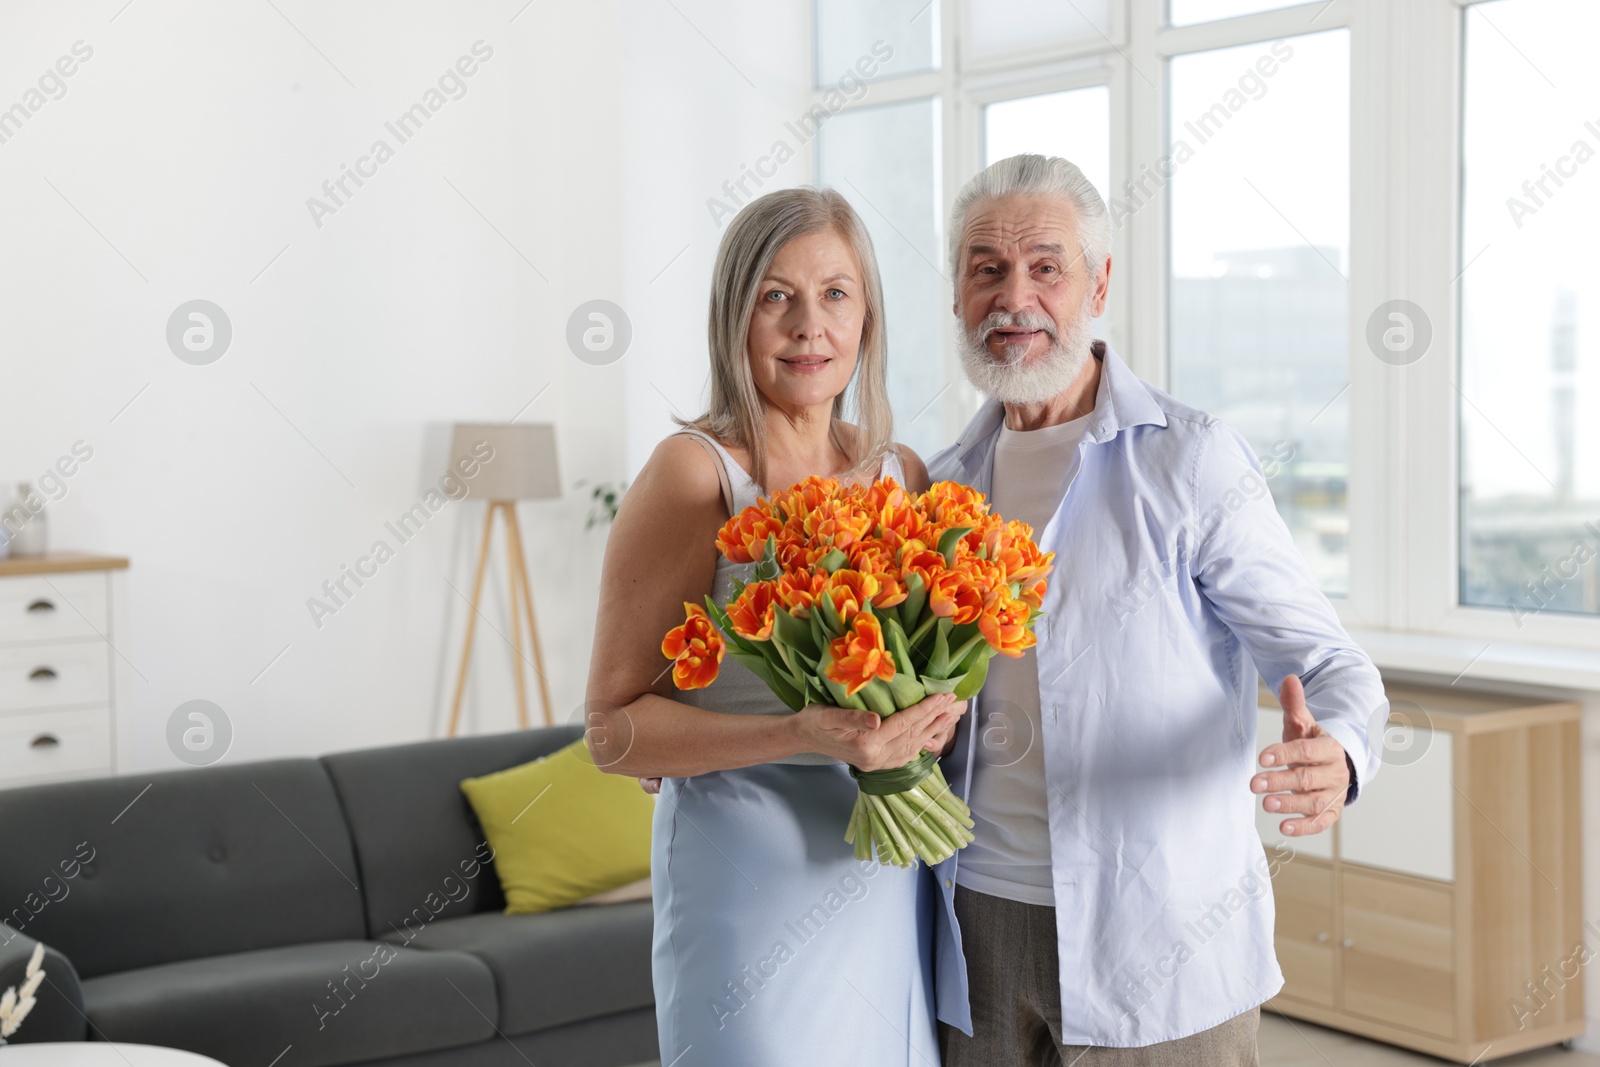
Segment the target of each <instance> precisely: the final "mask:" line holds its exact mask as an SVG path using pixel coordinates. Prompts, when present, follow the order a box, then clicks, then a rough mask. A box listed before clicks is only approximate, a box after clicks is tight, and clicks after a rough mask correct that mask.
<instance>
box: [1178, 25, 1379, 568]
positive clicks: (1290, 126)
mask: <svg viewBox="0 0 1600 1067" xmlns="http://www.w3.org/2000/svg"><path fill="white" fill-rule="evenodd" d="M1168 82H1169V86H1170V101H1171V102H1170V110H1169V114H1170V116H1171V117H1170V120H1169V123H1168V129H1169V134H1168V136H1169V141H1168V144H1167V158H1168V159H1170V160H1171V164H1170V165H1171V167H1172V168H1173V176H1172V181H1171V185H1170V187H1169V189H1170V196H1171V200H1170V203H1171V223H1170V226H1171V254H1170V271H1171V277H1170V280H1169V286H1168V297H1169V301H1170V305H1169V306H1170V310H1169V313H1168V322H1169V324H1170V338H1169V342H1168V345H1169V352H1170V356H1169V358H1170V362H1171V375H1172V391H1173V393H1174V394H1175V395H1176V396H1177V397H1178V398H1179V399H1181V400H1183V401H1185V402H1186V403H1190V404H1193V405H1195V406H1196V407H1199V408H1202V409H1204V410H1206V411H1209V412H1211V413H1212V414H1214V415H1217V416H1218V417H1220V418H1222V419H1223V420H1224V421H1226V422H1228V423H1231V424H1232V425H1233V426H1234V427H1235V428H1237V429H1238V430H1239V431H1240V432H1241V433H1243V434H1244V436H1245V437H1246V439H1248V440H1249V442H1250V444H1251V446H1252V447H1254V448H1255V450H1256V453H1257V455H1259V456H1260V457H1261V459H1262V461H1263V463H1264V464H1265V465H1266V467H1267V470H1268V472H1269V474H1271V477H1270V479H1269V482H1268V484H1269V485H1270V486H1271V488H1272V495H1273V498H1274V500H1275V501H1276V502H1277V504H1278V510H1279V511H1280V512H1281V513H1282V514H1283V517H1284V519H1285V521H1286V522H1287V523H1288V524H1289V529H1290V532H1291V533H1292V534H1293V535H1294V540H1295V543H1296V544H1297V545H1299V546H1300V550H1301V551H1302V552H1303V553H1305V556H1306V558H1307V559H1308V560H1310V562H1311V567H1312V570H1313V571H1314V572H1315V573H1316V575H1317V578H1318V580H1319V581H1320V582H1321V584H1322V588H1323V590H1324V591H1325V592H1327V593H1329V594H1330V595H1335V596H1343V595H1345V594H1347V593H1348V592H1349V569H1350V560H1349V552H1348V534H1349V526H1350V518H1349V512H1348V504H1347V499H1348V492H1347V486H1348V481H1349V436H1350V409H1349V402H1348V388H1347V387H1348V384H1349V381H1350V355H1349V352H1350V345H1349V331H1348V329H1347V328H1346V319H1347V318H1348V313H1349V306H1350V293H1349V283H1348V281H1347V278H1348V275H1349V270H1350V265H1349V229H1350V223H1349V219H1350V132H1349V131H1350V39H1349V33H1348V32H1347V31H1345V30H1334V31H1331V32H1328V33H1320V34H1314V35H1310V36H1302V37H1294V38H1290V39H1285V40H1275V41H1271V42H1267V43H1263V44H1250V45H1244V46H1240V47H1235V48H1223V49H1217V50H1214V51H1207V52H1199V53H1194V54H1190V55H1184V56H1179V57H1177V58H1175V59H1173V60H1172V62H1171V68H1170V71H1169V79H1168Z"/></svg>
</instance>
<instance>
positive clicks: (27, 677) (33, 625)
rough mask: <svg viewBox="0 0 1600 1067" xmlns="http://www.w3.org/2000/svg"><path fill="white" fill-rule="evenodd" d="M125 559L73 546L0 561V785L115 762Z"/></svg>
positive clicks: (102, 769) (121, 702) (84, 772)
mask: <svg viewBox="0 0 1600 1067" xmlns="http://www.w3.org/2000/svg"><path fill="white" fill-rule="evenodd" d="M127 566H128V561H127V560H125V559H116V558H112V557H107V556H89V555H83V554H79V553H60V554H54V555H48V556H38V557H28V556H17V557H13V558H10V559H4V560H0V788H4V787H8V786H13V785H32V784H34V783H37V782H48V781H56V780H61V779H67V778H84V777H93V776H97V775H106V774H111V773H113V772H114V771H115V770H116V722H117V713H118V711H119V709H122V708H125V707H126V705H127V693H128V689H129V686H128V676H129V673H130V670H131V669H130V668H129V666H128V664H127V661H126V660H123V659H121V658H120V656H119V655H118V653H117V651H116V650H117V647H118V646H119V645H123V647H126V646H125V644H124V642H126V640H127V638H126V637H125V636H124V630H125V627H126V623H125V615H124V601H125V599H126V598H125V596H124V593H123V577H124V575H125V572H126V568H127Z"/></svg>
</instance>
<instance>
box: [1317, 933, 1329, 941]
mask: <svg viewBox="0 0 1600 1067" xmlns="http://www.w3.org/2000/svg"><path fill="white" fill-rule="evenodd" d="M1317 940H1318V941H1326V940H1328V935H1327V934H1318V935H1317Z"/></svg>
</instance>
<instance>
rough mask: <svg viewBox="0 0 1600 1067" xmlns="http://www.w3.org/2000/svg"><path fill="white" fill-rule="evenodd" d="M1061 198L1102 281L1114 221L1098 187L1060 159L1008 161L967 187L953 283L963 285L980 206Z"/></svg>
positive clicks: (958, 216)
mask: <svg viewBox="0 0 1600 1067" xmlns="http://www.w3.org/2000/svg"><path fill="white" fill-rule="evenodd" d="M1026 195H1041V196H1059V197H1065V198H1066V199H1067V200H1068V201H1070V202H1071V204H1072V208H1073V215H1074V216H1075V217H1076V218H1077V223H1078V246H1079V249H1080V250H1081V252H1082V255H1083V260H1084V262H1085V263H1087V264H1088V265H1089V272H1090V277H1094V276H1097V275H1098V274H1099V273H1100V270H1101V268H1102V267H1103V266H1104V265H1105V261H1106V256H1107V255H1109V254H1110V252H1111V217H1110V216H1109V215H1108V214H1107V213H1106V202H1105V201H1104V200H1103V199H1101V197H1100V191H1099V190H1098V189H1096V188H1095V187H1094V183H1093V182H1091V181H1089V179H1088V178H1085V177H1084V176H1083V171H1081V170H1079V169H1078V168H1077V166H1076V165H1074V164H1073V163H1071V162H1069V161H1067V160H1065V159H1062V158H1061V157H1060V156H1040V155H1031V154H1028V155H1020V156H1007V157H1006V158H1005V159H1002V160H999V161H998V162H995V163H991V164H989V165H988V166H987V167H985V168H984V169H983V170H981V171H979V172H978V173H977V174H976V175H975V176H974V177H973V179H972V180H971V181H969V182H967V184H966V185H964V186H962V187H961V192H960V193H958V194H957V195H956V202H955V206H954V207H953V208H951V210H950V278H951V280H952V281H954V282H956V284H959V279H960V277H961V260H962V254H961V246H962V242H963V240H964V239H965V238H966V229H967V218H968V216H970V215H971V214H972V211H973V209H974V208H975V207H977V206H978V205H979V204H982V203H985V202H986V201H989V200H998V199H999V198H1001V197H1003V196H1026Z"/></svg>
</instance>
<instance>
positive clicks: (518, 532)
mask: <svg viewBox="0 0 1600 1067" xmlns="http://www.w3.org/2000/svg"><path fill="white" fill-rule="evenodd" d="M509 517H510V519H511V529H512V534H513V537H512V544H513V545H515V546H516V554H517V574H518V575H519V576H520V580H521V582H522V606H523V607H524V608H525V609H526V610H527V612H528V639H529V641H531V642H532V644H533V672H534V673H535V674H536V675H538V676H539V698H540V700H542V701H543V702H544V724H545V725H546V726H554V725H555V716H554V714H553V713H552V710H551V704H550V678H549V676H548V675H546V674H545V670H544V650H543V649H542V648H541V647H540V644H539V625H538V623H537V622H535V621H534V616H533V587H532V586H531V585H530V584H529V581H528V560H527V557H526V556H525V555H523V552H522V523H521V522H520V521H519V520H518V519H517V513H516V511H515V510H514V509H513V510H511V511H510V513H509Z"/></svg>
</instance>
